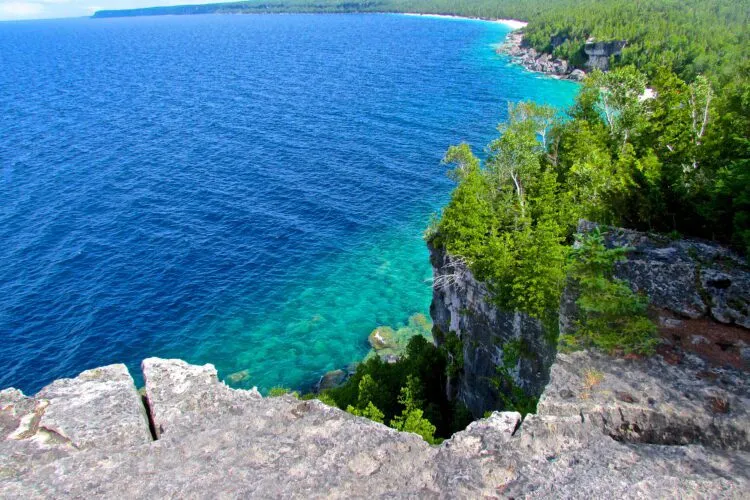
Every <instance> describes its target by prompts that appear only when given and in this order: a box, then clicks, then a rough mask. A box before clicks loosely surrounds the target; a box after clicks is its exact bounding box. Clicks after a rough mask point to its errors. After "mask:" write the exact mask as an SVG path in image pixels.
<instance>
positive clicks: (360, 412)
mask: <svg viewBox="0 0 750 500" xmlns="http://www.w3.org/2000/svg"><path fill="white" fill-rule="evenodd" d="M346 411H348V412H349V413H351V414H352V415H357V416H358V417H365V418H369V419H370V420H372V421H374V422H378V423H381V424H382V423H383V417H384V416H385V415H383V412H382V411H380V410H378V409H377V408H376V407H375V405H374V404H372V401H368V402H367V406H365V407H364V408H361V409H360V408H355V407H353V406H352V405H349V406H347V407H346Z"/></svg>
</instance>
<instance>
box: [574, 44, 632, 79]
mask: <svg viewBox="0 0 750 500" xmlns="http://www.w3.org/2000/svg"><path fill="white" fill-rule="evenodd" d="M626 43H627V42H625V41H624V40H618V41H612V42H587V43H586V45H584V47H583V51H584V53H585V54H586V56H588V59H587V61H586V67H587V68H589V69H591V70H594V69H600V70H602V71H607V70H609V58H610V57H612V56H619V55H620V54H621V53H622V49H623V48H625V45H626Z"/></svg>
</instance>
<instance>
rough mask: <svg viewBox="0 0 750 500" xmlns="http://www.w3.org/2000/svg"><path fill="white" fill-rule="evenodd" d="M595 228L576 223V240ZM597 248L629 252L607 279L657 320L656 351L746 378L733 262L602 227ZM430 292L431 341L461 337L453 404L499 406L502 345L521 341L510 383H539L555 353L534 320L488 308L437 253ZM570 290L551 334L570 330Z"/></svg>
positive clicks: (481, 292)
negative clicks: (640, 297) (642, 300)
mask: <svg viewBox="0 0 750 500" xmlns="http://www.w3.org/2000/svg"><path fill="white" fill-rule="evenodd" d="M596 226H597V225H596V224H593V223H589V222H586V221H582V222H581V224H580V225H579V232H588V231H591V230H593V228H595V227H596ZM604 234H605V240H606V244H607V245H608V246H610V247H612V246H618V247H628V248H630V249H631V251H630V252H629V253H628V257H627V260H625V261H624V262H620V263H618V264H617V266H616V276H617V277H618V278H621V279H624V280H626V281H628V283H630V285H631V287H632V288H633V289H634V290H635V291H636V292H642V293H645V294H646V295H647V296H648V297H649V301H650V305H651V315H652V316H653V318H654V319H655V320H656V321H657V322H658V325H659V327H660V334H661V337H662V345H661V346H660V347H659V352H660V353H661V354H662V355H663V356H664V357H665V358H666V359H668V360H670V361H672V362H678V361H679V360H680V359H682V357H683V356H684V355H685V354H686V353H688V354H697V355H700V356H702V357H703V358H704V359H706V360H708V361H710V362H712V363H713V364H714V365H717V366H727V367H734V368H738V369H741V370H750V330H748V328H750V270H748V267H747V265H746V262H745V260H744V259H742V258H741V257H739V256H737V255H735V254H733V253H732V252H731V251H729V250H727V249H726V248H723V247H721V246H720V245H716V244H711V243H708V242H704V241H693V240H687V239H683V240H677V241H671V240H669V239H668V238H666V237H661V236H656V235H648V234H645V233H641V232H638V231H630V230H625V229H619V228H610V229H609V230H606V228H605V233H604ZM430 252H431V261H432V266H433V275H434V282H435V286H434V287H433V300H432V305H431V314H432V317H433V321H434V324H435V330H436V335H435V339H436V341H437V342H438V343H443V342H445V339H446V336H447V335H450V334H451V333H455V334H456V335H457V336H458V337H459V338H460V339H461V348H462V351H463V365H462V367H461V368H462V369H461V370H460V373H459V374H458V377H457V378H456V380H454V381H453V384H454V385H455V390H454V392H455V395H456V397H457V398H458V399H459V400H461V401H463V402H464V403H465V404H466V405H467V406H468V407H469V409H470V410H471V411H472V413H473V414H474V415H475V416H479V415H482V414H483V412H485V411H487V410H495V409H498V408H502V406H501V405H500V398H499V395H498V391H497V389H496V388H495V386H494V383H493V380H494V379H496V374H497V369H498V367H500V366H501V365H502V364H503V360H504V354H505V351H506V350H507V347H509V346H513V347H517V346H518V343H519V342H521V343H522V345H523V346H524V347H525V348H524V349H523V350H522V352H524V353H527V355H525V356H518V359H517V360H514V361H515V367H514V370H513V372H512V375H513V377H514V379H515V382H516V384H517V385H518V386H519V387H522V388H523V389H524V390H525V391H526V392H527V394H529V395H538V394H540V393H541V392H542V390H543V389H544V387H545V384H546V383H547V378H548V371H549V367H550V365H551V364H552V361H553V360H554V356H555V347H554V346H553V345H551V344H550V343H549V340H548V337H549V336H548V335H545V333H544V332H543V330H542V328H541V325H540V324H539V322H538V321H536V320H534V319H532V318H529V317H528V316H526V315H524V314H522V313H519V312H513V311H502V310H499V309H498V308H497V307H496V306H494V305H493V304H492V301H491V299H490V297H489V294H488V291H487V287H486V286H485V284H484V283H481V282H478V281H477V280H476V279H475V278H474V276H473V275H472V273H471V271H470V270H469V269H468V268H467V266H466V265H465V264H464V263H463V261H462V260H461V259H456V258H455V257H452V256H451V255H449V254H447V253H446V252H445V251H444V250H442V249H434V248H431V249H430ZM575 300H576V295H575V287H568V288H567V289H566V290H565V292H564V293H563V297H562V301H561V308H560V330H561V331H562V332H568V331H570V330H571V329H572V328H573V325H574V321H575V317H576V308H575Z"/></svg>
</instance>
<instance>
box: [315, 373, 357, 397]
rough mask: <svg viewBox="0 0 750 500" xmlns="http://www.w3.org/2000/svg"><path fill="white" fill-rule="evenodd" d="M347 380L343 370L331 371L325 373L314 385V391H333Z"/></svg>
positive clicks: (347, 376)
mask: <svg viewBox="0 0 750 500" xmlns="http://www.w3.org/2000/svg"><path fill="white" fill-rule="evenodd" d="M347 378H349V375H348V374H347V373H346V372H345V371H344V370H331V371H329V372H326V374H325V375H323V376H322V377H320V380H319V381H318V383H317V384H315V391H316V392H320V391H324V390H326V389H333V388H334V387H338V386H340V385H341V384H343V383H344V382H346V379H347Z"/></svg>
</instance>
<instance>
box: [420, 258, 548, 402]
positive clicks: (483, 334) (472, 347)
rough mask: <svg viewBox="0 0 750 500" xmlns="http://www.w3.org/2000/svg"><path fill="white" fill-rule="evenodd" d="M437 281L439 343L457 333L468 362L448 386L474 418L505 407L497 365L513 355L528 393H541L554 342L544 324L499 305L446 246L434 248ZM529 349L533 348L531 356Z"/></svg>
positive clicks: (433, 311)
mask: <svg viewBox="0 0 750 500" xmlns="http://www.w3.org/2000/svg"><path fill="white" fill-rule="evenodd" d="M430 262H431V263H432V267H433V275H434V283H435V286H433V292H432V304H431V305H430V315H431V316H432V321H433V323H434V326H435V329H434V334H433V335H434V337H435V340H436V341H437V343H438V345H440V344H441V343H444V342H446V336H447V335H450V334H455V335H457V336H458V338H459V339H460V340H461V345H462V349H463V366H462V369H461V370H460V374H459V376H458V378H457V380H454V381H452V383H453V385H452V387H450V388H449V392H450V393H452V394H451V396H454V397H457V398H458V399H459V400H460V401H462V402H463V403H464V404H465V405H466V406H467V407H468V408H469V410H470V411H471V413H472V414H473V415H474V416H475V417H481V416H482V415H483V414H484V412H485V411H487V410H493V409H496V408H498V407H499V406H500V400H499V395H498V391H497V389H496V388H495V383H496V382H497V380H498V376H497V375H498V373H497V368H498V367H499V366H501V365H503V363H504V361H506V362H507V361H508V356H509V354H510V352H509V350H513V351H516V352H517V351H518V350H520V351H522V352H523V353H524V354H523V355H520V356H518V355H515V354H513V359H511V360H510V361H511V363H512V367H511V369H510V374H511V376H512V377H513V380H514V382H515V384H516V385H517V386H519V387H521V388H523V389H524V391H525V392H526V393H527V394H530V395H536V396H538V395H539V394H541V393H542V390H543V389H544V386H545V385H546V384H547V380H548V375H549V367H550V365H551V364H552V361H553V360H554V357H555V346H554V344H552V343H550V339H549V335H545V332H544V329H543V328H542V325H541V323H540V322H539V321H538V320H536V319H534V318H530V317H529V316H527V315H526V314H523V313H519V312H506V311H501V310H500V309H498V308H497V307H496V306H495V305H494V304H493V303H492V301H491V299H490V296H489V292H488V291H487V287H486V286H485V284H484V283H481V282H479V281H477V280H476V279H475V278H474V275H473V274H472V273H471V271H470V270H469V269H468V268H467V266H466V264H465V263H464V262H463V261H461V260H457V259H455V258H453V257H451V256H450V255H449V254H448V253H447V252H445V251H444V250H442V249H435V248H430ZM526 353H533V355H527V354H526Z"/></svg>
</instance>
